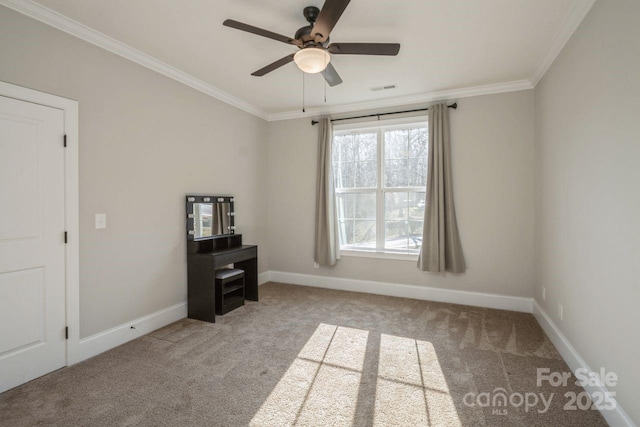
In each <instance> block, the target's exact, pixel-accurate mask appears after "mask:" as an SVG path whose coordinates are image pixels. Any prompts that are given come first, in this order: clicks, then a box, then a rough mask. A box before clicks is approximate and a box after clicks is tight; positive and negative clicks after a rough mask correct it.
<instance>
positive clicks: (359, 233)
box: [353, 220, 376, 249]
mask: <svg viewBox="0 0 640 427" xmlns="http://www.w3.org/2000/svg"><path fill="white" fill-rule="evenodd" d="M355 223H356V225H355V238H354V242H353V245H354V247H358V248H363V249H375V248H376V222H375V220H374V221H362V220H356V222H355Z"/></svg>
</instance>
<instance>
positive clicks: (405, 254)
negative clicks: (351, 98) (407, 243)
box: [332, 116, 428, 261]
mask: <svg viewBox="0 0 640 427" xmlns="http://www.w3.org/2000/svg"><path fill="white" fill-rule="evenodd" d="M417 126H428V118H427V116H414V117H406V118H401V119H386V120H376V121H368V122H357V123H349V124H340V125H334V126H333V136H334V137H335V136H336V135H340V134H349V133H350V132H353V131H366V130H367V129H376V133H377V146H376V147H377V148H376V150H377V151H376V156H377V171H376V172H377V186H376V187H375V188H374V187H371V188H346V189H338V188H336V189H335V193H336V198H337V195H338V194H366V193H371V194H375V195H376V248H375V249H367V248H356V247H343V246H342V245H340V255H341V256H347V257H349V256H353V257H363V258H387V259H395V260H405V261H416V260H417V259H418V254H419V250H415V251H405V250H393V249H385V248H384V243H385V237H384V235H385V229H384V226H385V218H384V214H385V212H384V202H385V197H384V195H385V193H393V192H400V193H406V192H425V191H426V186H417V187H415V186H414V187H384V176H385V175H384V172H385V170H384V149H385V146H384V144H385V140H384V138H383V137H382V135H383V133H384V132H385V131H386V130H388V129H390V128H393V129H398V128H403V127H406V128H414V127H417ZM332 163H333V162H332Z"/></svg>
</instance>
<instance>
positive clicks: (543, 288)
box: [542, 286, 547, 301]
mask: <svg viewBox="0 0 640 427" xmlns="http://www.w3.org/2000/svg"><path fill="white" fill-rule="evenodd" d="M546 300H547V288H545V287H544V286H543V287H542V301H546Z"/></svg>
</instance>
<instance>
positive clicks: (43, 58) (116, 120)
mask: <svg viewBox="0 0 640 427" xmlns="http://www.w3.org/2000/svg"><path fill="white" fill-rule="evenodd" d="M0 80H2V81H5V82H9V83H13V84H17V85H22V86H26V87H29V88H33V89H36V90H40V91H43V92H49V93H53V94H56V95H60V96H63V97H67V98H72V99H76V100H78V101H79V106H80V251H81V252H80V327H81V331H80V332H81V336H82V337H86V336H88V335H92V334H94V333H96V332H100V331H103V330H105V329H108V328H110V327H113V326H116V325H119V324H121V323H124V322H127V321H130V320H133V319H135V318H138V317H140V316H144V315H147V314H150V313H152V312H154V311H157V310H160V309H163V308H166V307H168V306H170V305H173V304H176V303H180V302H184V301H186V297H187V285H186V281H187V278H186V249H185V225H184V196H185V194H186V193H191V192H194V193H230V194H233V195H235V196H236V207H237V218H236V219H237V223H238V224H239V231H240V232H242V233H243V234H244V238H245V240H246V241H247V242H250V243H256V244H259V245H261V247H260V255H261V259H260V260H261V262H260V271H265V270H266V269H267V266H266V262H265V261H266V246H265V244H266V233H265V229H266V220H267V218H266V207H267V206H266V161H265V158H266V156H267V146H266V143H267V141H266V137H265V135H266V132H267V124H266V122H264V121H263V120H261V119H258V118H256V117H254V116H251V115H249V114H247V113H244V112H242V111H240V110H237V109H234V108H232V107H230V106H229V105H227V104H223V103H221V102H218V101H216V100H214V99H212V98H210V97H208V96H205V95H203V94H201V93H199V92H196V91H194V90H192V89H189V88H188V87H186V86H184V85H181V84H179V83H177V82H175V81H173V80H170V79H167V78H165V77H163V76H161V75H159V74H157V73H155V72H152V71H150V70H147V69H145V68H142V67H140V66H138V65H136V64H134V63H132V62H130V61H127V60H125V59H123V58H120V57H118V56H115V55H112V54H110V53H108V52H106V51H105V50H102V49H100V48H98V47H95V46H93V45H90V44H88V43H85V42H83V41H81V40H79V39H77V38H74V37H72V36H69V35H67V34H65V33H62V32H60V31H57V30H54V29H52V28H51V27H48V26H46V25H44V24H40V23H38V22H36V21H34V20H32V19H29V18H26V17H24V16H22V15H20V14H18V13H15V12H13V11H10V10H8V9H6V8H4V7H0ZM95 213H106V214H107V224H108V228H107V229H106V230H95V228H94V214H95Z"/></svg>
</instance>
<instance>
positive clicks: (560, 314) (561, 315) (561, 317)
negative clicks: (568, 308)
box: [558, 304, 564, 320]
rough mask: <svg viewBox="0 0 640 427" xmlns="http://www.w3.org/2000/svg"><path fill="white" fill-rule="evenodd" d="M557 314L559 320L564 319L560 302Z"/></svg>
mask: <svg viewBox="0 0 640 427" xmlns="http://www.w3.org/2000/svg"><path fill="white" fill-rule="evenodd" d="M558 316H560V320H564V308H563V307H562V304H558Z"/></svg>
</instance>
